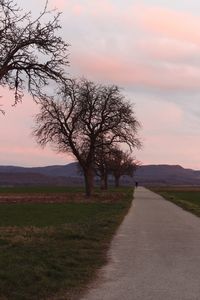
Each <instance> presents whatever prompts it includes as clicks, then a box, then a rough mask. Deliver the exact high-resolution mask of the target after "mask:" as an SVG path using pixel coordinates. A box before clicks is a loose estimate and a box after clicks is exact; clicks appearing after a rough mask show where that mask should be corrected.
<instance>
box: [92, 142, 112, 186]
mask: <svg viewBox="0 0 200 300" xmlns="http://www.w3.org/2000/svg"><path fill="white" fill-rule="evenodd" d="M109 162H110V145H106V146H105V145H104V144H103V143H101V147H98V148H97V149H96V151H95V174H96V176H97V177H99V178H100V187H101V189H102V190H107V188H108V172H109Z"/></svg>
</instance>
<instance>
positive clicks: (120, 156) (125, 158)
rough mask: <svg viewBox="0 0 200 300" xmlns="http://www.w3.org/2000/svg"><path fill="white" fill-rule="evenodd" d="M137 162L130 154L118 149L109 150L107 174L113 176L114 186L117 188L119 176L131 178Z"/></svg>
mask: <svg viewBox="0 0 200 300" xmlns="http://www.w3.org/2000/svg"><path fill="white" fill-rule="evenodd" d="M138 165H139V162H138V161H136V159H135V158H134V157H132V156H131V153H129V152H128V151H126V152H124V151H122V150H121V149H119V148H118V147H113V148H112V149H111V150H110V160H109V162H108V169H109V172H110V173H111V174H112V175H113V176H114V179H115V186H116V187H119V181H120V178H121V176H123V175H128V176H130V177H133V174H134V172H135V171H136V169H137V167H138Z"/></svg>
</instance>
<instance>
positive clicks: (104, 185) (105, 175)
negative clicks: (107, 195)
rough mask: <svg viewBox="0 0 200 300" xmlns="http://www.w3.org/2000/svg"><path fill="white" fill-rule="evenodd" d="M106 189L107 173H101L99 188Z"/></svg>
mask: <svg viewBox="0 0 200 300" xmlns="http://www.w3.org/2000/svg"><path fill="white" fill-rule="evenodd" d="M107 189H108V176H107V174H106V173H105V174H102V175H101V190H107Z"/></svg>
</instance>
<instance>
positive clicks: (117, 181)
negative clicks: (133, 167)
mask: <svg viewBox="0 0 200 300" xmlns="http://www.w3.org/2000/svg"><path fill="white" fill-rule="evenodd" d="M119 179H120V176H115V187H119Z"/></svg>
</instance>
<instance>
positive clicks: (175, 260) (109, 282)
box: [82, 187, 200, 300]
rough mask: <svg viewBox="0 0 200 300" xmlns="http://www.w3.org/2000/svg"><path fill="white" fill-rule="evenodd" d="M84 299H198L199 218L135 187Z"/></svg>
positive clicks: (199, 294) (199, 280)
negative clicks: (105, 258) (107, 259)
mask: <svg viewBox="0 0 200 300" xmlns="http://www.w3.org/2000/svg"><path fill="white" fill-rule="evenodd" d="M109 256H110V263H109V264H108V265H107V266H105V267H104V268H103V269H102V270H101V271H100V276H99V280H97V282H96V283H95V284H93V286H92V287H91V289H90V291H89V293H88V294H87V295H86V296H85V297H84V298H82V300H123V299H125V300H200V219H199V218H197V217H195V216H193V215H192V214H190V213H188V212H186V211H184V210H182V209H181V208H179V207H177V206H175V205H174V204H172V203H170V202H168V201H165V200H163V198H162V197H160V196H158V195H156V194H154V193H152V192H150V191H148V190H146V189H144V188H142V187H139V188H138V189H137V191H136V193H135V200H134V201H133V205H132V207H131V209H130V211H129V214H128V215H127V217H126V218H125V220H124V222H123V224H122V225H121V226H120V228H119V230H118V232H117V234H116V236H115V238H114V240H113V242H112V244H111V249H110V252H109Z"/></svg>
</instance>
